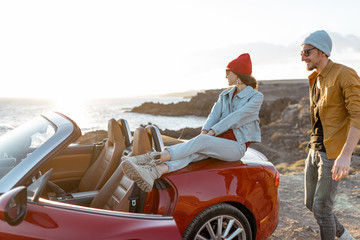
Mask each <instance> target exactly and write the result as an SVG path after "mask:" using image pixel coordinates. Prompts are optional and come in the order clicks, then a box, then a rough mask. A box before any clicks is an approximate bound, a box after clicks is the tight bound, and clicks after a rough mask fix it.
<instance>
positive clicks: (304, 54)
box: [300, 47, 316, 57]
mask: <svg viewBox="0 0 360 240" xmlns="http://www.w3.org/2000/svg"><path fill="white" fill-rule="evenodd" d="M314 49H316V47H313V48H309V49H306V50H303V51H301V52H300V56H305V57H308V56H310V51H311V50H314Z"/></svg>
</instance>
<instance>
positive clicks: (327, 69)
mask: <svg viewBox="0 0 360 240" xmlns="http://www.w3.org/2000/svg"><path fill="white" fill-rule="evenodd" d="M333 65H334V62H333V61H331V60H330V59H329V62H328V63H327V64H326V66H325V68H324V69H323V70H322V71H321V73H320V74H318V73H317V72H316V71H314V72H313V73H311V74H310V75H309V85H310V87H311V88H312V86H313V85H314V82H315V80H316V78H317V77H318V76H319V75H320V76H321V77H323V78H326V76H327V75H328V74H329V72H330V70H331V68H332V66H333Z"/></svg>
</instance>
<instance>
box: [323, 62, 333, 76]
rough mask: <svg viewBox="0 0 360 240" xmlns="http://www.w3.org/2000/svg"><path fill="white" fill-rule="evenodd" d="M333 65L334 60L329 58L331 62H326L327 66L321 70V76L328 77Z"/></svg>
mask: <svg viewBox="0 0 360 240" xmlns="http://www.w3.org/2000/svg"><path fill="white" fill-rule="evenodd" d="M333 65H334V63H333V61H331V60H330V59H329V62H328V63H327V64H326V66H325V68H324V69H323V70H322V71H321V73H320V76H322V77H323V78H326V76H327V75H328V74H329V72H330V70H331V68H332V66H333Z"/></svg>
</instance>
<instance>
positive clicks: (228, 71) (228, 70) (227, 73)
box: [225, 69, 231, 77]
mask: <svg viewBox="0 0 360 240" xmlns="http://www.w3.org/2000/svg"><path fill="white" fill-rule="evenodd" d="M225 71H226V77H228V76H229V73H230V72H231V70H230V69H226V70H225Z"/></svg>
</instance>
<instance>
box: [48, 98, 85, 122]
mask: <svg viewBox="0 0 360 240" xmlns="http://www.w3.org/2000/svg"><path fill="white" fill-rule="evenodd" d="M52 101H53V105H54V110H55V111H58V112H60V113H63V114H65V115H66V116H68V117H69V118H71V119H72V120H74V121H75V122H76V123H77V124H78V126H79V127H81V128H83V127H88V126H89V125H90V122H89V115H88V112H87V110H86V109H87V106H88V99H86V98H78V99H76V100H74V99H68V98H63V99H59V98H57V99H53V100H52Z"/></svg>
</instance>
